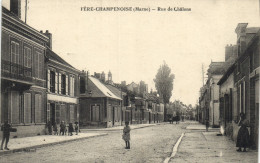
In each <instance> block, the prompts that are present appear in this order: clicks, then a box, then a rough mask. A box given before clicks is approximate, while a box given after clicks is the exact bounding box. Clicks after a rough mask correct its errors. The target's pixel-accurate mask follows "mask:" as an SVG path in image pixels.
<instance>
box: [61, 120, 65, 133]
mask: <svg viewBox="0 0 260 163" xmlns="http://www.w3.org/2000/svg"><path fill="white" fill-rule="evenodd" d="M65 129H66V126H65V124H64V121H61V124H60V135H61V134H62V135H64V132H65Z"/></svg>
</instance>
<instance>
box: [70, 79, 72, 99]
mask: <svg viewBox="0 0 260 163" xmlns="http://www.w3.org/2000/svg"><path fill="white" fill-rule="evenodd" d="M69 81H70V83H69V90H70V91H69V95H70V96H72V76H70V79H69Z"/></svg>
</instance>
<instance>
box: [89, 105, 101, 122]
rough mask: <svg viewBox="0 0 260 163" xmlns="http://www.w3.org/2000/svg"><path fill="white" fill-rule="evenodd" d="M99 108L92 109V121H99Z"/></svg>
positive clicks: (96, 106) (95, 106)
mask: <svg viewBox="0 0 260 163" xmlns="http://www.w3.org/2000/svg"><path fill="white" fill-rule="evenodd" d="M99 108H100V107H99V106H98V105H94V106H92V107H91V121H94V122H98V121H99Z"/></svg>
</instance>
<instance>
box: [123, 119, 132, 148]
mask: <svg viewBox="0 0 260 163" xmlns="http://www.w3.org/2000/svg"><path fill="white" fill-rule="evenodd" d="M130 131H131V128H130V126H129V122H125V127H124V130H123V140H124V141H125V145H126V147H125V149H130Z"/></svg>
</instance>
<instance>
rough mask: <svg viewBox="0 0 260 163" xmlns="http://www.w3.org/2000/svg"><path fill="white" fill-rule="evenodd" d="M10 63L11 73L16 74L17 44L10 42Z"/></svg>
mask: <svg viewBox="0 0 260 163" xmlns="http://www.w3.org/2000/svg"><path fill="white" fill-rule="evenodd" d="M11 62H12V65H11V66H12V67H11V71H12V73H16V74H18V73H19V72H18V71H19V70H18V64H19V44H18V43H16V42H14V41H12V42H11Z"/></svg>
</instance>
